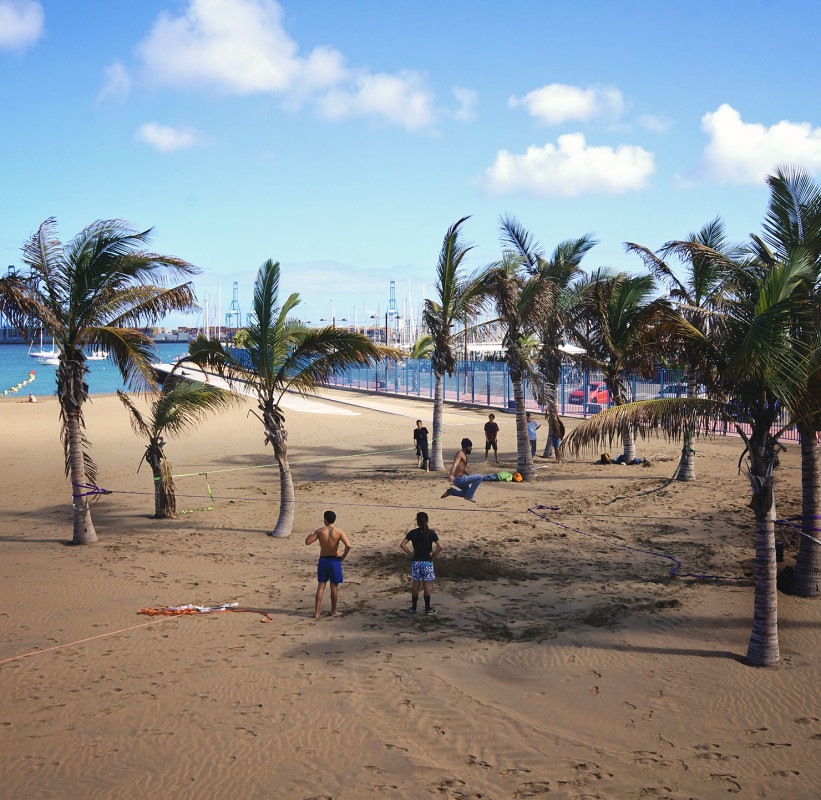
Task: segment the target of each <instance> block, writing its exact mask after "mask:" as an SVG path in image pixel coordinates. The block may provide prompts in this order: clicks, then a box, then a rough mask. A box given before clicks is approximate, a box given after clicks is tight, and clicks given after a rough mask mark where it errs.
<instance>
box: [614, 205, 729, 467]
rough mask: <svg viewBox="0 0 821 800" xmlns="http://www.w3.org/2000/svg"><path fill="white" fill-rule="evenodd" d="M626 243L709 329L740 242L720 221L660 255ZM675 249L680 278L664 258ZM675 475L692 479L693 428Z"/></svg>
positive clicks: (692, 355) (690, 372)
mask: <svg viewBox="0 0 821 800" xmlns="http://www.w3.org/2000/svg"><path fill="white" fill-rule="evenodd" d="M691 245H697V247H696V248H694V247H692V246H691ZM625 249H626V250H627V252H632V253H637V254H638V255H639V256H641V258H642V260H643V261H644V263H645V266H646V267H647V268H648V269H649V270H650V272H651V273H652V274H653V275H655V277H657V278H659V279H661V280H662V281H664V282H665V283H666V284H667V286H668V289H669V297H670V299H671V300H672V301H673V303H675V304H676V306H677V309H678V312H679V313H680V314H681V315H682V316H683V317H684V319H686V320H687V321H688V322H689V323H690V324H691V325H693V326H695V327H696V328H698V329H699V330H700V331H702V332H703V333H707V331H708V330H709V328H710V325H711V324H713V323H714V320H715V317H714V316H713V313H714V312H716V311H720V310H721V308H722V306H723V303H724V300H725V298H726V297H727V293H728V290H729V284H728V281H729V279H730V276H731V273H730V271H729V270H728V265H729V263H730V262H732V261H733V260H734V259H737V258H738V256H739V255H740V253H741V250H740V248H739V246H738V245H732V244H729V243H728V242H727V238H726V236H725V234H724V222H723V221H722V220H721V219H720V218H719V217H716V218H715V219H714V220H712V221H711V222H708V223H707V224H706V225H705V226H704V227H702V229H701V230H700V231H698V233H691V234H690V236H689V237H688V238H687V240H686V242H668V243H667V244H666V245H664V247H662V248H661V250H660V254H661V256H662V257H661V258H660V257H659V256H657V255H656V254H655V253H653V252H651V251H650V250H648V249H647V248H646V247H642V246H641V245H638V244H634V243H633V242H626V243H625ZM673 254H675V255H677V256H678V257H679V259H680V260H681V261H682V262H683V265H684V269H685V273H686V275H685V278H684V280H681V279H680V278H679V277H678V274H677V272H676V271H675V270H674V269H673V268H672V267H671V266H670V265H669V264H668V263H667V262H666V261H664V260H663V259H664V258H667V257H668V256H669V255H673ZM683 349H684V360H685V363H686V364H687V397H695V396H696V394H697V386H698V382H699V364H698V361H697V356H698V351H697V350H696V349H695V348H693V347H687V346H684V348H683ZM676 477H677V479H678V480H680V481H694V480H695V479H696V468H695V451H694V449H693V433H692V432H690V433H689V434H688V433H686V432H685V436H684V442H683V446H682V451H681V460H680V461H679V466H678V470H677V471H676Z"/></svg>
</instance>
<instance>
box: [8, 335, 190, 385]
mask: <svg viewBox="0 0 821 800" xmlns="http://www.w3.org/2000/svg"><path fill="white" fill-rule="evenodd" d="M45 346H46V349H48V344H46V345H45ZM33 349H35V350H39V349H40V347H39V342H38V343H37V344H36V345H35V346H34V348H33ZM185 350H186V347H185V345H184V344H182V343H170V344H158V345H157V351H158V352H159V354H160V359H161V360H162V361H166V362H167V361H171V360H173V359H174V358H175V357H176V356H178V355H179V354H180V353H183V352H185ZM88 367H89V373H88V377H87V380H88V389H89V392H90V393H91V394H113V393H114V392H116V391H117V389H123V388H125V387H124V386H123V378H122V375H120V373H119V371H118V370H117V368H116V367H115V366H114V364H113V363H112V362H111V361H109V360H105V361H89V362H88ZM31 370H34V380H33V381H32V382H31V383H29V384H26V385H25V386H22V387H21V388H20V390H19V391H18V392H17V394H19V395H20V396H21V398H24V397H28V394H29V392H31V393H32V394H34V395H49V394H54V392H55V389H56V382H55V376H56V373H57V367H56V366H48V365H46V364H41V363H40V362H39V361H38V360H37V359H36V358H31V356H29V347H28V345H24V344H4V345H0V397H2V396H3V392H4V391H7V390H9V389H12V388H13V387H15V386H16V385H17V384H18V383H23V382H24V381H27V380H28V379H29V372H31Z"/></svg>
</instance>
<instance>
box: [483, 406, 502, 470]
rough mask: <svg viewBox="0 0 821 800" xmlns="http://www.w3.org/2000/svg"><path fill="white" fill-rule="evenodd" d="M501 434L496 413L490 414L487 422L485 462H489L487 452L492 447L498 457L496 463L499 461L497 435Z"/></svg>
mask: <svg viewBox="0 0 821 800" xmlns="http://www.w3.org/2000/svg"><path fill="white" fill-rule="evenodd" d="M498 435H499V426H498V424H497V423H496V415H495V414H488V416H487V422H486V423H485V464H487V454H488V453H489V452H490V448H491V447H492V448H493V455H494V456H495V457H496V463H497V464H498V463H499V444H498V442H497V441H496V437H497V436H498Z"/></svg>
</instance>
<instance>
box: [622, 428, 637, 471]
mask: <svg viewBox="0 0 821 800" xmlns="http://www.w3.org/2000/svg"><path fill="white" fill-rule="evenodd" d="M621 438H622V442H623V444H624V461H625V462H627V463H628V464H632V463H633V461H635V459H636V434H635V431H634V430H633V426H632V425H625V427H624V433H622V436H621Z"/></svg>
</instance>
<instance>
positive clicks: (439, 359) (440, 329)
mask: <svg viewBox="0 0 821 800" xmlns="http://www.w3.org/2000/svg"><path fill="white" fill-rule="evenodd" d="M468 219H469V217H462V219H460V220H459V221H458V222H456V223H454V224H453V225H451V226H450V228H448V231H447V233H446V234H445V238H444V240H443V242H442V249H441V251H440V252H439V262H438V263H437V265H436V286H435V289H436V298H435V299H430V298H429V299H427V300H425V310H424V321H425V327H426V328H427V329H428V332H429V334H430V336H431V338H432V339H433V354H432V355H431V369H432V371H433V375H434V381H435V388H434V395H433V442H432V450H431V458H430V469H431V470H441V469H444V466H445V465H444V459H443V457H442V415H443V410H444V397H445V394H444V385H445V374H446V373H447V374H448V375H453V373H454V372H455V371H456V367H457V361H456V353H455V352H454V344H455V343H454V333H453V329H454V327H455V325H456V324H457V323H463V324H464V325H465V328H467V320H469V319H470V317H471V316H473V315H474V314H475V313H476V311H477V310H478V308H479V306H480V305H481V296H480V293H479V288H480V287H479V284H478V282H477V279H476V278H475V277H474V278H470V279H465V278H463V277H462V276H461V275H460V274H459V268H460V266H461V264H462V260H463V259H464V257H465V256H466V255H467V254H468V252H469V251H470V250H472V249H473V245H467V244H464V243H463V242H462V241H461V240H460V228H461V227H462V225H463V223H464V222H465V221H466V220H468ZM465 335H467V330H465Z"/></svg>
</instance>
